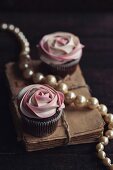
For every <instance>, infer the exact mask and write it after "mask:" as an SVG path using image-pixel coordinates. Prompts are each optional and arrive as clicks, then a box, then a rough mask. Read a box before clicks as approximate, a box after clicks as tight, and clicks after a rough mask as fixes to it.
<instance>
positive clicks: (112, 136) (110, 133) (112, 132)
mask: <svg viewBox="0 0 113 170" xmlns="http://www.w3.org/2000/svg"><path fill="white" fill-rule="evenodd" d="M105 135H106V136H107V137H108V138H109V139H113V130H107V131H106V132H105Z"/></svg>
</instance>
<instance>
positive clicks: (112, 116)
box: [104, 113, 113, 123]
mask: <svg viewBox="0 0 113 170" xmlns="http://www.w3.org/2000/svg"><path fill="white" fill-rule="evenodd" d="M104 120H105V122H106V123H110V122H113V114H111V113H109V114H107V115H105V116H104Z"/></svg>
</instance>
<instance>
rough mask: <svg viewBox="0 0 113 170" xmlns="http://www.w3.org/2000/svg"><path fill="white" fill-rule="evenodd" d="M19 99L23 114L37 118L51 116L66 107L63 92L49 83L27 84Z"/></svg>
mask: <svg viewBox="0 0 113 170" xmlns="http://www.w3.org/2000/svg"><path fill="white" fill-rule="evenodd" d="M17 101H18V105H19V110H20V111H21V113H22V114H24V115H25V116H27V117H30V118H37V119H41V118H48V117H51V116H53V115H54V114H55V113H56V110H59V111H61V110H62V109H63V108H64V107H65V105H64V95H63V93H61V92H59V91H56V90H55V89H53V88H52V87H50V86H48V85H40V84H35V85H29V86H26V87H25V88H23V89H22V90H21V91H20V92H19V94H18V97H17Z"/></svg>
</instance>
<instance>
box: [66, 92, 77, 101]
mask: <svg viewBox="0 0 113 170" xmlns="http://www.w3.org/2000/svg"><path fill="white" fill-rule="evenodd" d="M75 98H76V94H75V93H74V92H73V91H69V92H67V93H66V94H65V102H66V103H67V104H70V103H72V102H73V101H74V100H75Z"/></svg>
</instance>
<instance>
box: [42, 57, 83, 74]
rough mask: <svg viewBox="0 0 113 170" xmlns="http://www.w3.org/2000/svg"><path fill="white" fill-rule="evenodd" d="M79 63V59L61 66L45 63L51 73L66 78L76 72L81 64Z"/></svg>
mask: <svg viewBox="0 0 113 170" xmlns="http://www.w3.org/2000/svg"><path fill="white" fill-rule="evenodd" d="M79 61H80V59H77V60H73V61H71V62H68V63H65V64H61V65H53V64H51V65H49V64H47V63H45V62H43V63H44V65H45V66H46V68H47V70H49V72H50V73H53V72H54V73H55V74H60V75H61V76H65V75H66V74H72V73H73V72H74V71H75V70H76V66H77V64H78V63H79Z"/></svg>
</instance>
